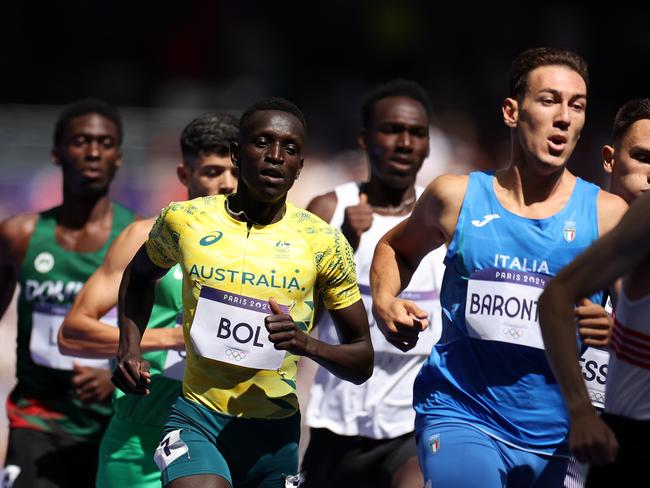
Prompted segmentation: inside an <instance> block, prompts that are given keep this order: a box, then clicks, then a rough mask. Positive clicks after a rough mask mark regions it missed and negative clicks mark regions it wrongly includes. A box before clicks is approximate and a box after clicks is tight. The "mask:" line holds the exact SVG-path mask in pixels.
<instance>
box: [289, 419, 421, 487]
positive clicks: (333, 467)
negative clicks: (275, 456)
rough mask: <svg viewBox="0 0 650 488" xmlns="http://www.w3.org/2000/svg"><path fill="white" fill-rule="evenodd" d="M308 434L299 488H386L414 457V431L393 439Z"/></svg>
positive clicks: (325, 432)
mask: <svg viewBox="0 0 650 488" xmlns="http://www.w3.org/2000/svg"><path fill="white" fill-rule="evenodd" d="M310 432H311V437H310V439H309V445H308V446H307V450H306V451H305V456H304V458H303V460H302V469H301V473H302V474H303V476H304V478H305V482H304V484H302V485H300V486H301V488H302V487H305V488H320V487H328V488H330V487H332V486H335V487H340V488H343V487H347V486H354V487H355V488H361V487H369V488H370V487H373V488H383V487H386V488H388V487H390V485H391V480H392V478H393V475H394V473H395V472H396V471H397V470H398V469H399V468H400V467H401V466H403V465H404V463H406V461H408V460H409V459H410V458H417V455H418V453H417V449H416V446H415V433H414V432H410V433H408V434H405V435H402V436H400V437H396V438H394V439H370V438H368V437H361V436H342V435H337V434H335V433H333V432H331V431H330V430H327V429H311V431H310Z"/></svg>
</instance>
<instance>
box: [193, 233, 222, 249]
mask: <svg viewBox="0 0 650 488" xmlns="http://www.w3.org/2000/svg"><path fill="white" fill-rule="evenodd" d="M222 237H223V232H221V231H220V230H215V231H212V233H211V234H208V235H207V236H204V237H202V238H201V240H200V241H199V244H200V245H202V246H211V245H212V244H214V243H215V242H219V240H220V239H221V238H222Z"/></svg>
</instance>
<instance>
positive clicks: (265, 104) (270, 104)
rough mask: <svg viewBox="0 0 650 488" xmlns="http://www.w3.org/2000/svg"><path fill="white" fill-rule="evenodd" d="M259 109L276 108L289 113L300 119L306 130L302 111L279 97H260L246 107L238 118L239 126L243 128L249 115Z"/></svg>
mask: <svg viewBox="0 0 650 488" xmlns="http://www.w3.org/2000/svg"><path fill="white" fill-rule="evenodd" d="M260 110H277V111H279V112H287V113H290V114H292V115H294V116H295V117H296V118H297V119H298V120H299V121H300V123H301V124H302V128H303V130H304V131H305V132H307V121H306V120H305V116H304V115H303V113H302V111H301V110H300V109H299V108H298V106H297V105H296V104H295V103H293V102H290V101H289V100H287V99H285V98H279V97H270V98H262V99H261V100H258V101H257V102H255V103H254V104H252V105H251V106H250V107H248V108H247V109H246V110H245V111H244V113H243V114H242V116H241V118H240V119H239V128H240V129H243V128H244V127H245V126H246V123H247V122H248V119H249V118H250V117H251V115H253V114H254V113H255V112H259V111H260Z"/></svg>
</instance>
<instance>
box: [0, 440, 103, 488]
mask: <svg viewBox="0 0 650 488" xmlns="http://www.w3.org/2000/svg"><path fill="white" fill-rule="evenodd" d="M98 450H99V446H98V445H97V444H94V443H90V442H86V441H80V440H77V439H74V438H70V437H65V436H59V435H55V434H50V433H48V432H41V431H38V430H33V429H10V430H9V442H8V446H7V461H6V463H5V465H6V466H17V467H18V469H20V473H19V474H18V477H17V478H16V481H15V482H14V484H13V488H70V487H75V488H86V487H88V488H91V487H94V486H95V475H96V473H97V454H98ZM18 469H16V468H11V469H10V471H12V472H18Z"/></svg>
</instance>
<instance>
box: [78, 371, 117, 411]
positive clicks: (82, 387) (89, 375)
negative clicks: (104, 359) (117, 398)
mask: <svg viewBox="0 0 650 488" xmlns="http://www.w3.org/2000/svg"><path fill="white" fill-rule="evenodd" d="M72 367H73V371H74V375H73V376H72V386H73V387H74V391H75V393H76V395H77V397H78V398H79V400H81V401H82V402H84V403H94V402H100V403H102V402H105V401H106V400H107V399H108V398H109V397H110V396H111V394H112V393H113V390H115V387H114V386H113V385H112V384H111V372H110V371H109V370H108V369H99V368H91V367H89V366H81V365H80V364H79V363H77V362H73V363H72Z"/></svg>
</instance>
